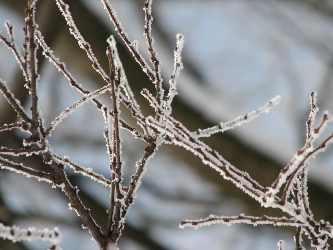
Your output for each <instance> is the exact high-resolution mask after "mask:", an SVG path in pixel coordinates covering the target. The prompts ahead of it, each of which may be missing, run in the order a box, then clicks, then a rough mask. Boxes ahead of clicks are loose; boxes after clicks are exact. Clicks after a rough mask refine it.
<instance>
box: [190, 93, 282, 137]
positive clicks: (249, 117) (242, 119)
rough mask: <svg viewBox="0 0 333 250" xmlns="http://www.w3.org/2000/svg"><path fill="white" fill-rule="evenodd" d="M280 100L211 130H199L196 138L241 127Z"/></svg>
mask: <svg viewBox="0 0 333 250" xmlns="http://www.w3.org/2000/svg"><path fill="white" fill-rule="evenodd" d="M280 99H281V97H280V96H276V97H274V98H273V99H272V100H270V101H269V102H268V103H266V104H265V105H264V106H262V107H261V108H259V109H257V110H253V111H252V112H250V113H248V114H246V115H243V116H240V117H238V118H236V119H234V120H232V121H228V122H221V123H220V124H219V125H217V126H214V127H211V128H207V129H199V130H198V131H196V132H195V133H196V135H197V137H198V138H199V137H209V136H211V135H212V134H215V133H223V132H224V131H227V130H229V129H233V128H235V127H237V126H241V125H242V124H244V123H247V122H251V121H252V120H253V119H254V118H257V117H258V116H260V115H261V114H263V113H268V112H269V110H270V109H271V108H273V107H274V106H276V105H278V104H279V102H280Z"/></svg>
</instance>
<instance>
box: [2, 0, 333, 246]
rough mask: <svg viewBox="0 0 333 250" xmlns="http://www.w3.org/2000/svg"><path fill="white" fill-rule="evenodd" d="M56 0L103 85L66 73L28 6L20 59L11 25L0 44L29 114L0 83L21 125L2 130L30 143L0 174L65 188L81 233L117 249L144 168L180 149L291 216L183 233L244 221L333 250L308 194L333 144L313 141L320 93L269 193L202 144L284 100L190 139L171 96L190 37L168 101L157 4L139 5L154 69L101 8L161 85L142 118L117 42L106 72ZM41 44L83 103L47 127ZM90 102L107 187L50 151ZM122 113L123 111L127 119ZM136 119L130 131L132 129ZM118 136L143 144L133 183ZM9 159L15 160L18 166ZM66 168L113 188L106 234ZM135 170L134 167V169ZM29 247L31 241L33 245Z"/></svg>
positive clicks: (12, 153)
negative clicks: (12, 62)
mask: <svg viewBox="0 0 333 250" xmlns="http://www.w3.org/2000/svg"><path fill="white" fill-rule="evenodd" d="M55 2H56V4H57V6H58V9H59V11H60V12H61V14H62V15H63V16H64V19H65V20H66V22H67V25H68V30H69V32H70V33H71V34H72V35H73V37H74V38H75V39H76V41H77V43H78V45H79V47H80V48H81V49H83V50H84V51H85V53H86V56H87V59H88V60H90V62H91V64H92V68H93V69H94V70H95V71H96V72H97V73H98V74H99V75H100V76H101V80H102V81H104V85H103V84H102V85H101V86H100V87H99V88H97V89H96V90H92V91H89V90H87V89H86V88H85V87H84V86H81V85H80V84H79V83H78V82H77V80H75V78H74V77H73V75H72V74H71V72H69V70H68V69H67V68H66V66H65V63H64V62H63V61H61V60H60V59H58V58H57V57H56V56H55V55H54V53H53V51H52V50H51V48H49V47H48V45H47V43H46V41H45V39H44V37H43V34H42V33H41V31H39V30H38V24H37V23H36V21H35V16H36V3H37V0H31V1H28V6H27V8H26V11H25V13H26V16H25V27H24V33H23V34H24V44H23V51H22V55H21V52H20V51H19V49H18V46H17V44H16V40H15V37H14V34H13V27H12V26H11V25H10V23H9V22H6V24H5V25H6V27H7V31H8V35H9V38H8V39H7V38H5V37H4V36H3V35H1V34H0V40H1V41H2V42H3V43H4V44H5V45H6V46H7V47H8V48H9V49H10V50H11V51H12V53H13V56H14V57H15V58H16V59H17V62H18V64H19V66H20V68H21V71H22V75H23V76H24V78H25V87H26V91H27V93H28V95H29V97H30V100H29V101H30V102H29V103H28V105H29V106H28V107H27V108H26V109H25V108H23V106H22V105H21V103H20V101H19V99H18V98H17V97H16V96H15V95H14V94H13V93H12V92H11V90H10V86H11V85H10V84H9V85H7V84H6V82H5V81H4V80H2V79H0V91H1V92H2V94H3V96H4V97H5V99H6V100H7V102H8V103H9V104H10V106H11V108H12V109H13V110H14V112H15V113H16V115H17V120H15V121H11V122H9V124H2V125H1V126H0V132H5V131H11V130H14V129H15V130H20V131H21V132H23V133H24V135H25V137H24V138H21V142H20V143H21V145H19V146H18V147H12V146H1V147H0V156H1V157H0V168H1V169H6V170H9V171H14V172H16V173H19V174H23V175H25V176H27V177H33V178H36V179H38V180H39V181H44V182H47V183H49V184H51V185H52V186H53V187H56V188H59V189H61V190H62V191H63V193H64V195H65V196H66V197H67V199H68V201H69V207H70V209H73V210H74V211H75V212H76V214H77V215H78V216H79V217H80V218H81V220H82V222H83V227H84V228H86V229H88V231H89V232H90V233H91V235H92V237H93V239H94V240H95V241H96V243H97V244H98V246H99V248H100V249H101V250H107V249H110V247H116V245H117V242H118V240H119V238H120V236H121V234H122V230H123V229H124V227H125V222H126V216H127V214H128V212H129V208H130V207H131V205H132V204H133V203H134V200H135V198H136V195H137V191H138V188H139V187H140V184H141V182H142V178H143V176H144V173H145V171H146V170H147V163H148V162H149V160H150V159H151V158H152V157H153V156H154V155H155V153H156V152H157V151H158V149H159V148H160V146H161V145H162V144H174V145H178V146H180V147H183V148H185V149H187V150H189V151H190V152H191V153H192V154H193V155H196V156H198V157H199V158H200V159H201V161H202V162H203V163H204V164H206V165H208V166H209V167H212V168H213V169H215V170H216V171H217V172H218V173H219V174H220V175H221V176H222V177H223V178H224V179H225V180H228V181H231V182H232V183H233V184H234V185H235V186H237V187H238V188H240V189H241V190H242V191H243V192H244V193H246V194H247V195H249V196H250V197H252V198H253V199H255V200H256V201H257V202H258V203H259V204H260V205H261V206H263V207H265V208H275V209H280V210H281V211H283V212H285V213H286V214H287V217H285V216H283V217H270V216H266V215H263V216H258V217H257V216H250V215H244V214H240V215H238V216H217V215H210V216H209V217H207V218H206V219H200V220H184V221H183V222H182V223H181V225H180V227H182V228H183V227H187V226H191V227H195V228H198V227H201V226H207V225H211V224H226V225H232V224H236V223H246V224H251V225H254V226H257V225H262V224H269V225H275V226H292V227H295V228H296V229H297V233H296V235H295V242H296V247H297V248H298V249H303V246H302V243H301V242H302V239H303V238H302V237H303V236H304V235H307V237H308V238H309V239H310V241H311V243H312V246H314V247H316V248H317V249H328V243H327V240H328V238H332V235H333V227H332V226H331V225H330V223H329V222H326V221H322V220H321V221H317V220H316V219H315V218H314V215H313V214H312V211H311V209H310V205H309V197H308V190H307V188H308V187H307V182H308V171H309V168H310V164H309V160H310V159H312V158H314V157H315V156H316V155H317V154H318V153H319V152H323V151H324V150H325V149H326V148H327V147H328V145H329V144H330V143H331V142H332V141H333V134H331V135H329V136H328V137H327V138H326V139H324V140H322V141H321V142H320V143H317V140H318V138H320V135H322V133H323V131H324V129H325V127H326V126H327V124H328V123H329V122H331V121H332V119H333V118H332V116H331V115H330V114H329V113H328V112H324V115H323V117H322V120H321V121H320V122H319V125H317V126H315V125H314V124H315V119H316V114H317V112H318V107H317V104H316V94H315V92H314V93H312V94H311V99H310V104H311V111H310V114H309V118H308V120H307V122H306V133H307V136H306V141H305V144H304V146H303V147H302V148H301V149H300V150H299V151H298V152H297V153H296V154H295V155H294V157H293V158H292V160H291V161H290V162H289V163H288V164H287V165H286V167H284V168H283V169H282V170H281V172H280V173H279V175H278V176H277V178H276V180H275V181H274V182H273V183H272V185H270V186H269V187H264V186H262V185H261V184H260V183H259V181H257V180H254V179H253V178H252V177H251V176H250V175H249V174H248V173H246V172H244V171H241V170H240V169H238V168H237V166H233V165H232V164H230V163H229V162H228V161H227V160H225V159H224V158H223V156H222V155H221V154H220V153H219V152H217V150H214V149H212V148H210V147H209V146H208V145H207V144H205V143H204V142H203V141H201V140H200V137H209V136H212V135H213V134H215V133H219V132H224V131H226V130H229V129H232V128H235V127H236V126H240V125H242V124H243V123H246V122H250V121H252V120H253V119H254V118H256V117H258V116H259V115H261V114H263V113H265V112H268V111H270V109H271V108H273V107H274V106H275V105H277V104H278V103H279V101H280V97H279V96H277V97H275V98H273V99H271V100H270V101H269V102H268V103H267V104H265V105H264V106H262V107H261V108H259V109H257V110H254V111H252V112H250V113H248V114H246V115H244V116H241V117H238V118H236V119H234V120H232V121H228V122H223V123H220V124H218V125H216V126H213V127H210V128H205V129H199V130H197V131H190V130H189V129H187V127H186V125H184V124H182V123H181V122H180V121H178V120H177V119H175V118H174V117H173V116H172V103H173V100H174V97H175V96H176V95H177V94H178V93H177V82H178V76H179V74H180V71H181V70H182V68H183V63H182V56H181V52H182V49H183V46H184V36H182V35H181V34H178V35H177V36H176V39H177V41H176V48H175V50H174V52H173V53H174V65H173V66H174V68H173V72H172V74H171V76H170V79H169V85H168V93H167V94H165V93H164V89H163V87H162V86H163V78H162V72H161V62H160V61H159V58H158V56H157V52H156V49H155V46H154V39H153V36H152V21H153V16H152V2H153V0H146V1H145V3H144V6H143V7H144V8H143V9H144V13H143V17H144V20H145V25H144V35H145V38H146V42H147V50H148V54H149V57H150V58H149V60H150V62H149V60H148V62H147V61H146V60H145V58H144V57H143V56H142V54H141V53H140V51H139V47H138V46H137V45H138V43H137V41H136V40H134V41H131V40H130V38H129V36H128V35H127V34H126V32H125V29H124V27H123V26H122V24H121V22H120V20H119V19H118V17H117V14H116V12H115V11H114V9H113V8H112V7H111V5H110V4H109V2H108V1H107V0H101V2H102V4H103V6H104V8H105V10H106V12H107V14H108V15H109V17H110V19H111V21H112V22H113V24H114V26H115V29H116V31H117V33H118V34H119V36H120V38H121V39H122V42H123V43H124V44H125V45H126V46H127V48H128V50H129V52H130V53H131V54H132V56H133V58H134V59H135V60H136V62H137V63H138V65H139V66H140V67H141V69H142V71H143V72H144V73H145V74H146V75H147V76H148V78H149V80H150V81H151V83H152V85H153V86H154V87H155V91H154V92H155V93H152V92H150V91H149V90H148V89H143V90H142V91H141V92H140V93H141V95H142V96H143V97H144V98H146V100H147V102H148V103H149V104H150V106H151V107H152V108H153V110H154V113H153V114H150V116H147V115H144V113H143V112H142V111H141V108H140V105H139V103H138V101H137V100H136V97H135V95H134V94H133V92H132V88H131V83H129V82H128V80H127V77H126V74H125V70H124V68H123V65H122V62H121V58H120V56H119V54H118V51H117V45H116V42H115V39H114V37H113V36H110V37H109V38H108V39H107V43H108V46H107V48H106V52H107V53H106V59H107V60H108V63H109V73H106V72H105V71H104V69H103V68H102V66H101V64H100V62H99V60H100V59H99V58H97V57H96V56H95V54H94V53H93V49H92V46H91V45H90V44H89V43H88V42H87V41H86V40H85V38H84V37H83V36H82V34H81V32H80V30H79V29H78V27H77V26H76V24H75V22H74V19H73V16H72V14H71V11H70V9H69V6H68V5H67V4H66V3H65V2H64V1H63V0H55ZM38 45H39V46H40V48H41V50H42V52H43V55H44V56H45V58H47V59H48V60H49V61H50V62H51V63H52V64H53V65H54V66H55V68H56V69H58V70H59V71H60V72H61V73H60V74H62V75H64V76H65V77H66V79H67V80H68V82H69V85H70V86H71V87H73V88H74V89H76V90H77V91H78V92H79V93H80V94H81V95H82V97H81V98H80V99H79V100H78V101H76V102H75V103H74V104H73V105H71V106H69V107H67V108H65V109H64V110H63V111H62V112H60V114H59V115H57V116H55V118H54V120H53V121H52V122H51V123H50V124H48V125H45V124H44V117H43V113H42V112H41V110H40V108H39V106H40V103H39V99H40V94H39V86H38V82H39V78H40V75H39V74H40V73H39V71H40V70H39V69H38V62H37V51H38V49H39V46H38ZM150 64H152V66H150ZM105 96H108V97H109V98H111V100H110V99H108V100H107V103H106V104H105V103H104V101H105V99H103V98H104V97H105ZM90 102H91V103H93V104H94V105H95V108H96V112H102V114H103V119H104V126H105V128H104V131H103V135H104V138H105V151H106V152H107V154H108V156H109V161H110V164H109V166H106V169H108V170H109V176H110V177H109V179H108V178H106V177H104V176H103V175H101V174H99V173H97V172H96V171H95V170H93V169H92V168H91V167H85V166H81V165H79V164H76V163H74V162H73V161H72V160H70V159H69V157H67V156H59V155H58V154H57V153H56V152H54V151H55V150H54V148H53V147H52V143H51V142H52V141H51V140H50V137H51V132H53V131H54V130H57V129H58V125H59V124H60V123H62V122H63V121H64V119H65V118H66V117H67V116H70V115H72V114H73V113H74V112H76V111H77V110H78V108H79V107H82V106H84V105H86V104H87V103H90ZM28 110H30V111H31V113H29V111H28ZM123 110H126V111H127V112H123ZM124 113H127V114H130V115H131V116H132V117H131V118H130V119H128V120H130V121H131V122H128V121H127V119H126V118H127V117H125V116H124ZM133 120H134V123H132V122H133ZM137 125H139V126H137ZM122 130H127V131H129V132H130V133H131V134H132V135H133V137H135V138H136V139H139V140H142V141H143V142H145V143H146V147H145V149H144V151H143V152H142V156H141V157H140V158H139V160H138V161H137V162H136V165H135V168H134V170H133V175H132V176H131V179H130V181H129V183H127V184H125V183H124V181H123V173H124V169H125V168H126V167H127V166H126V164H124V162H123V160H122V150H123V149H124V150H125V148H122V138H121V134H122ZM27 136H28V137H27ZM31 156H34V157H35V158H38V159H40V161H41V163H43V165H42V166H41V169H40V168H37V167H27V166H25V164H23V161H22V162H21V159H22V158H23V157H26V158H29V157H31ZM13 158H14V159H15V161H14V160H12V159H13ZM16 159H17V160H16ZM45 165H47V166H48V167H49V168H48V170H47V171H45V170H44V169H43V167H45ZM66 166H67V167H69V168H71V169H73V170H74V174H80V175H83V176H85V177H87V178H90V179H91V180H93V181H95V182H98V183H100V184H103V185H105V186H106V187H108V188H109V189H110V190H109V191H110V197H106V198H105V199H108V200H109V208H108V211H107V212H106V213H105V214H104V215H101V216H105V217H104V218H105V221H107V223H106V224H107V225H106V227H105V228H101V226H100V225H99V224H98V223H97V222H96V221H95V218H94V216H93V214H94V213H92V212H90V210H89V208H88V207H87V206H86V204H85V203H84V202H83V201H82V200H81V199H80V192H79V191H80V187H77V186H74V185H72V183H71V181H70V179H69V178H68V172H67V170H66ZM131 167H132V168H133V166H131ZM1 226H2V225H0V237H3V238H8V239H10V240H12V241H17V240H21V239H25V238H24V237H26V236H31V235H33V237H31V238H30V239H31V240H44V239H43V237H44V236H45V235H49V240H50V241H51V242H52V243H54V244H58V240H59V237H58V233H57V230H55V231H52V232H50V231H47V230H44V231H38V230H35V229H28V230H20V229H18V228H16V227H10V228H9V227H5V226H3V227H1ZM3 232H5V233H3ZM26 239H28V240H29V238H26ZM52 240H54V242H53V241H52ZM278 246H279V249H281V250H282V249H284V242H283V241H280V242H279V243H278Z"/></svg>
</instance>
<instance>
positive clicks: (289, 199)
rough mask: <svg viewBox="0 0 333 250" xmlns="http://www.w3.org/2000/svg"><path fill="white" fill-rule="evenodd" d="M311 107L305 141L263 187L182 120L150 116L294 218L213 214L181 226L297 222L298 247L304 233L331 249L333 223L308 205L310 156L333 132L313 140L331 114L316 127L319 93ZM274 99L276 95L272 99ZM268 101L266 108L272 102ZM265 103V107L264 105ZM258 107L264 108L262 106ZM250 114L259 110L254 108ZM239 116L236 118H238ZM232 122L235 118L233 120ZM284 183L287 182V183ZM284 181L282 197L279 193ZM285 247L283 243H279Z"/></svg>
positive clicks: (317, 245)
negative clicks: (164, 121)
mask: <svg viewBox="0 0 333 250" xmlns="http://www.w3.org/2000/svg"><path fill="white" fill-rule="evenodd" d="M310 99H311V102H310V103H311V111H310V115H309V119H308V121H307V122H306V124H307V139H306V142H305V145H304V146H303V147H302V149H301V150H299V151H298V152H297V153H296V154H295V156H294V157H293V158H292V160H291V161H290V163H289V164H288V165H287V166H286V167H285V168H283V169H282V170H281V172H280V173H279V175H278V177H277V179H276V180H275V181H274V182H273V184H272V185H271V186H270V187H266V188H263V187H262V186H260V185H259V184H257V183H256V182H255V181H254V180H253V179H252V178H251V177H250V176H248V174H247V173H244V172H242V171H239V170H238V169H237V168H235V167H234V166H231V165H230V164H229V163H227V162H226V161H225V160H224V159H223V158H222V157H221V156H220V155H218V153H216V152H215V151H213V150H211V149H209V148H208V147H207V146H204V144H203V143H202V142H201V141H198V139H197V137H196V136H193V134H191V133H190V132H189V131H186V129H184V127H183V125H182V124H180V123H179V122H176V121H174V120H172V119H171V118H170V117H169V118H168V119H169V121H168V124H167V125H166V126H164V125H162V124H159V123H158V122H157V121H156V120H154V119H152V118H149V120H148V122H149V123H150V124H151V125H152V126H153V127H154V128H156V129H158V130H160V131H164V132H165V133H166V134H167V135H168V136H169V137H170V138H171V139H172V142H173V143H174V144H177V145H180V146H182V147H184V148H186V149H188V150H190V151H191V152H193V154H195V155H198V156H199V157H200V158H201V159H202V161H203V162H204V163H205V164H207V165H209V166H211V167H213V168H214V169H216V170H217V171H218V172H220V174H221V175H222V176H223V177H224V179H226V180H230V181H232V182H233V183H234V184H235V185H236V186H237V187H239V188H241V189H242V190H243V191H244V192H245V193H247V194H248V195H250V196H252V197H253V198H254V199H256V200H257V201H258V202H259V203H260V204H261V205H262V206H263V207H271V208H278V209H281V210H282V211H283V212H285V213H287V214H289V216H290V217H291V218H285V217H276V218H274V217H267V216H263V217H253V216H245V215H240V216H232V217H225V216H216V215H211V216H209V217H208V218H207V219H201V220H185V221H183V222H182V223H181V225H180V227H181V228H183V227H185V226H192V227H194V228H197V227H201V226H207V225H210V224H217V223H221V224H226V225H230V224H235V223H247V224H252V225H254V226H256V225H259V224H273V225H278V226H294V227H296V228H297V233H296V236H295V242H296V247H297V249H303V247H302V244H301V241H302V237H303V235H304V234H305V235H307V236H308V238H309V239H310V241H311V245H312V246H313V247H315V248H316V249H328V243H327V240H328V238H332V236H333V227H332V226H331V225H330V223H329V222H325V221H316V220H315V219H314V218H313V214H312V211H311V210H310V206H309V198H308V192H307V177H308V171H309V160H310V159H311V158H314V157H315V156H316V155H317V154H318V153H319V152H323V151H324V150H325V149H326V148H327V146H328V144H329V143H331V142H332V140H333V134H331V135H330V136H328V137H327V138H326V139H324V140H323V142H322V143H320V144H319V145H318V146H314V142H315V140H316V139H317V138H319V137H320V135H321V134H322V132H323V131H324V128H325V127H326V126H327V124H328V123H329V122H330V121H332V116H331V115H330V114H329V113H328V112H327V111H326V112H324V115H323V118H322V120H321V122H320V123H319V125H318V126H317V127H314V124H315V118H316V113H317V112H318V107H317V104H316V93H315V92H313V93H312V94H311V98H310ZM273 100H274V99H273ZM271 103H274V101H273V102H272V101H271V102H269V103H268V104H266V105H265V106H266V108H267V107H270V106H271ZM265 106H264V107H265ZM259 110H262V108H261V109H259ZM250 114H256V112H255V111H254V112H251V113H250ZM236 120H237V119H236ZM232 122H233V121H232ZM284 184H285V185H284ZM283 185H284V189H283V191H282V194H281V197H279V196H278V195H277V194H278V193H279V192H280V191H281V188H282V187H283ZM279 246H280V249H283V246H282V245H279Z"/></svg>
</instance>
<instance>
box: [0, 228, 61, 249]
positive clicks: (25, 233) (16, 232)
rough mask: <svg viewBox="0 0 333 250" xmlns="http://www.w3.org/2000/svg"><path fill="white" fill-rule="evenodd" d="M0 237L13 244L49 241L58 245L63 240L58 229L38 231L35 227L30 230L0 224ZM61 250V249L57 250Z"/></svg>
mask: <svg viewBox="0 0 333 250" xmlns="http://www.w3.org/2000/svg"><path fill="white" fill-rule="evenodd" d="M0 237H1V238H4V239H8V240H11V241H13V242H17V241H22V240H28V241H33V240H42V241H49V242H51V243H52V244H53V245H58V244H59V242H60V240H61V234H60V232H59V229H58V228H54V229H53V230H49V229H47V228H45V229H36V228H34V227H29V228H28V229H24V228H19V227H17V226H12V227H9V226H5V225H3V224H2V223H0ZM57 249H60V248H57Z"/></svg>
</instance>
